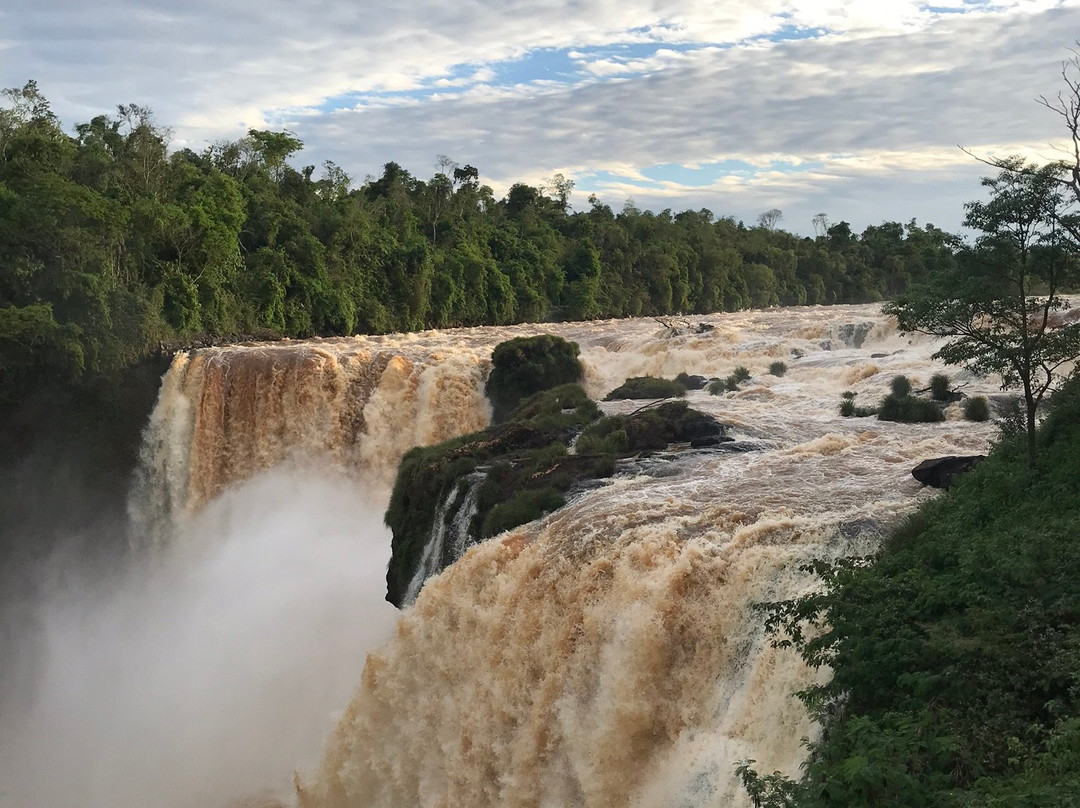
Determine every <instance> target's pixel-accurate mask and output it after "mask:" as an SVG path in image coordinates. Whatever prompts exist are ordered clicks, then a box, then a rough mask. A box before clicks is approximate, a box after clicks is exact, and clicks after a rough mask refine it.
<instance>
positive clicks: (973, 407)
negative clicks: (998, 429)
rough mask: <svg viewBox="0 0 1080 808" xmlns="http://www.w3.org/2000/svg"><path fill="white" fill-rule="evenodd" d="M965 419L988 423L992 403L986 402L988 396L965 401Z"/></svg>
mask: <svg viewBox="0 0 1080 808" xmlns="http://www.w3.org/2000/svg"><path fill="white" fill-rule="evenodd" d="M964 418H966V419H967V420H968V421H988V420H989V419H990V402H989V401H987V400H986V396H975V397H974V398H966V399H964Z"/></svg>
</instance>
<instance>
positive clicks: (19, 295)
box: [0, 82, 955, 395]
mask: <svg viewBox="0 0 1080 808" xmlns="http://www.w3.org/2000/svg"><path fill="white" fill-rule="evenodd" d="M170 137H171V134H170V132H169V130H168V129H167V128H164V127H162V126H160V125H159V124H158V123H157V122H156V121H155V119H154V116H153V114H152V112H151V111H150V110H149V109H147V108H145V107H141V106H139V105H133V104H126V105H121V106H120V107H118V108H117V110H116V112H115V114H113V115H98V116H96V117H94V118H93V119H92V120H90V121H88V122H85V123H78V124H77V125H76V126H75V127H74V128H73V130H72V134H68V133H66V132H65V131H64V129H63V128H62V126H61V124H60V122H59V121H58V120H57V118H56V117H55V115H53V113H52V112H51V110H50V107H49V103H48V101H47V100H46V99H45V98H44V97H43V96H42V95H41V93H40V91H39V90H38V87H37V85H36V84H35V83H34V82H27V83H26V85H24V86H23V87H21V88H17V89H9V90H6V91H4V92H3V96H2V98H0V394H3V393H6V394H8V395H15V392H14V391H16V390H17V389H18V387H19V386H20V385H22V384H29V383H32V382H33V380H35V379H37V380H41V379H44V378H61V379H71V378H73V377H74V376H76V375H78V374H87V375H92V374H96V373H111V372H112V371H113V370H114V369H116V368H119V367H123V366H125V365H127V364H130V363H131V362H134V361H136V360H137V359H138V358H139V357H142V356H145V355H146V354H147V353H148V352H149V351H150V350H152V349H153V348H154V347H155V346H157V345H159V344H161V343H165V344H176V343H181V342H187V341H191V340H214V339H221V338H225V337H228V336H229V335H234V336H235V335H252V336H260V337H268V338H269V337H276V336H288V337H306V336H310V335H314V334H324V335H335V334H352V333H356V332H387V331H396V330H411V329H420V328H428V327H440V328H443V327H452V326H469V325H488V324H502V323H512V322H521V321H533V322H535V321H541V320H547V319H567V318H573V319H578V318H590V317H625V316H632V315H665V314H672V313H676V312H686V313H689V312H697V313H705V312H712V311H717V310H733V309H740V308H746V307H749V306H770V305H777V304H784V305H788V304H799V303H838V302H855V301H868V300H874V299H880V298H882V297H883V296H885V295H887V294H892V293H894V292H896V291H903V290H904V289H905V288H906V285H907V284H908V283H910V282H912V281H914V280H917V279H918V278H920V277H921V276H922V275H923V274H925V272H926V271H927V270H928V268H931V267H935V266H938V265H948V264H949V263H950V262H951V261H952V260H953V254H954V252H955V247H954V245H953V244H952V243H951V242H950V241H949V240H948V239H947V238H944V237H942V236H943V234H941V233H940V231H937V230H935V229H934V228H933V227H929V226H928V227H926V228H922V227H919V226H917V225H915V223H914V222H912V223H911V224H909V225H900V224H891V225H890V224H887V225H882V226H881V227H880V228H877V229H868V230H867V231H866V232H864V233H863V234H862V235H861V236H860V235H857V234H854V233H852V232H851V230H850V228H849V227H848V226H847V225H846V224H845V223H839V224H837V225H831V226H830V227H829V228H828V231H827V232H826V233H823V234H822V235H821V236H820V237H818V238H816V239H809V238H800V237H797V236H794V235H792V234H790V233H786V232H784V231H783V230H780V229H778V228H777V227H776V225H777V223H778V222H779V211H776V216H770V217H769V219H768V222H767V224H768V225H769V226H768V227H765V226H761V227H747V226H745V225H743V224H742V223H741V222H737V221H735V220H734V219H731V218H728V217H715V216H714V215H713V214H712V212H711V211H708V210H699V211H684V212H680V213H672V212H671V211H668V210H665V211H661V212H659V213H653V212H651V211H643V210H641V209H639V208H638V207H636V206H635V205H634V204H633V203H632V202H630V203H628V204H627V205H625V206H624V207H623V208H622V210H621V211H619V212H618V213H616V212H614V211H612V209H611V208H610V207H608V206H607V205H604V204H602V203H600V202H599V200H597V199H596V198H595V197H593V198H591V199H590V200H589V209H588V210H585V211H581V212H574V211H572V210H571V209H570V205H569V203H570V197H571V193H572V191H573V185H574V183H573V180H572V179H570V178H568V177H566V176H564V175H561V174H556V175H555V176H554V177H552V178H551V179H549V180H546V181H545V183H544V187H543V188H538V187H534V186H531V185H528V184H525V183H517V184H515V185H513V186H512V187H511V188H510V190H509V192H508V193H507V194H506V196H505V197H504V198H502V199H497V198H496V197H495V195H494V193H493V191H492V190H491V188H490V187H488V186H486V185H484V184H482V182H481V181H480V172H479V170H478V169H477V168H476V167H475V166H472V165H459V164H458V163H457V162H455V161H454V160H452V159H451V158H450V157H447V156H442V155H440V156H439V157H438V158H437V162H436V165H435V172H434V176H433V177H432V178H431V179H428V180H424V179H420V178H418V177H415V176H413V175H412V174H411V173H410V172H409V171H408V170H407V169H405V168H404V167H403V166H401V165H400V164H398V163H395V162H392V161H391V162H387V163H386V164H385V166H384V167H383V170H382V173H381V175H380V176H378V177H375V178H371V179H369V180H368V181H366V182H363V183H359V184H354V183H353V182H352V180H351V179H350V178H349V176H348V175H347V174H346V173H345V172H344V171H343V170H342V169H341V168H340V167H339V166H337V165H335V164H334V163H331V162H326V163H324V164H323V167H322V171H321V173H320V172H319V171H317V170H316V168H315V167H314V166H305V167H302V168H299V169H298V168H295V167H294V166H293V165H292V162H293V161H294V160H295V159H296V157H297V155H299V154H300V153H301V151H302V148H303V142H302V141H301V140H300V139H299V138H298V137H297V136H296V135H294V134H293V133H291V132H274V131H269V130H257V129H252V130H250V131H248V133H247V134H246V135H245V136H244V137H242V138H240V139H238V140H235V141H226V142H220V143H215V144H214V145H212V146H210V147H209V148H207V149H205V150H204V151H202V152H201V153H196V152H194V151H192V150H189V149H180V150H174V149H172V148H171V146H170Z"/></svg>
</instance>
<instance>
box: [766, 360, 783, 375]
mask: <svg viewBox="0 0 1080 808" xmlns="http://www.w3.org/2000/svg"><path fill="white" fill-rule="evenodd" d="M785 373H787V365H786V364H785V363H783V362H779V361H777V362H773V363H772V364H771V365H769V374H770V375H772V376H783V375H784V374H785Z"/></svg>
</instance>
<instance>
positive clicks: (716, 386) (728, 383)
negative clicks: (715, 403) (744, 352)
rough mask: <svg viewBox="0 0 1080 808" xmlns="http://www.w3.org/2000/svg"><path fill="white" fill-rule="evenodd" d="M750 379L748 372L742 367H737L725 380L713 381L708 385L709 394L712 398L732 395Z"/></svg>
mask: <svg viewBox="0 0 1080 808" xmlns="http://www.w3.org/2000/svg"><path fill="white" fill-rule="evenodd" d="M749 378H750V371H749V370H748V369H747V368H746V367H744V366H743V365H739V366H738V367H737V368H735V370H733V371H731V373H730V374H729V375H728V377H727V378H726V379H715V380H714V381H713V382H712V383H711V384H710V385H709V392H710V393H712V394H713V395H714V396H718V395H720V394H721V393H733V392H735V391H736V390H738V389H739V385H740V384H742V383H743V382H745V381H746V380H747V379H749Z"/></svg>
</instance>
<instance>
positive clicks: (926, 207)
mask: <svg viewBox="0 0 1080 808" xmlns="http://www.w3.org/2000/svg"><path fill="white" fill-rule="evenodd" d="M14 6H15V4H14V3H9V4H7V6H6V8H3V7H0V87H21V86H22V85H23V84H24V83H25V82H26V81H27V80H28V79H35V80H36V81H37V82H38V86H39V89H40V90H41V92H42V93H43V94H44V95H45V96H46V97H47V98H48V99H49V100H50V101H51V103H52V108H53V111H54V112H56V113H57V114H58V115H59V116H60V118H61V119H62V120H63V121H64V123H65V124H66V125H67V127H68V128H69V129H71V128H73V126H74V124H76V123H78V122H82V121H87V120H89V119H91V118H92V117H94V116H96V115H100V114H110V113H113V112H114V111H115V108H116V106H117V105H118V104H125V103H136V104H139V105H142V106H147V107H150V108H151V109H152V110H153V111H154V113H155V119H156V121H157V122H158V123H159V124H160V125H162V126H166V127H168V128H169V129H170V130H171V131H172V141H171V143H172V146H173V147H174V148H184V147H187V148H192V149H194V150H195V151H201V150H203V149H205V148H206V147H207V146H208V145H210V144H211V143H214V142H216V141H220V140H222V139H237V138H239V137H242V136H243V135H244V134H245V133H246V131H247V130H248V129H249V128H257V129H273V130H283V129H287V130H289V131H291V132H293V133H295V134H296V135H297V136H298V137H299V138H300V139H301V140H302V141H304V143H305V148H304V150H303V151H302V152H301V153H300V154H299V155H298V156H297V158H296V159H295V160H294V163H296V164H297V165H298V166H300V165H315V166H321V165H322V164H323V163H324V161H326V160H331V161H333V162H335V163H336V164H338V165H339V166H340V167H342V168H343V169H344V170H345V171H346V172H347V173H348V174H349V176H350V177H352V178H353V180H354V183H356V184H359V183H362V182H363V181H364V179H365V178H367V177H369V176H378V175H379V174H381V173H382V166H383V164H384V163H386V162H388V161H391V160H393V161H396V162H398V163H400V164H401V165H403V166H404V167H405V168H406V169H408V170H409V171H411V172H412V173H413V174H414V175H416V176H417V177H419V178H421V179H427V178H430V177H431V176H432V175H433V174H434V173H435V172H436V171H437V170H438V169H437V158H438V156H439V155H447V156H448V157H450V158H451V159H452V160H454V161H455V162H457V163H459V164H461V165H465V164H470V165H473V166H475V167H476V168H477V169H478V170H479V172H480V179H481V181H482V182H483V183H485V184H488V185H490V186H491V187H492V188H493V189H494V191H495V193H496V195H497V196H502V195H503V194H505V192H506V190H507V189H508V188H509V186H510V185H511V184H513V183H515V182H527V183H529V184H533V185H543V184H545V180H546V179H547V178H550V177H552V176H554V175H555V174H556V173H561V174H563V175H564V176H566V177H568V178H570V179H572V180H573V181H574V190H573V195H572V196H571V199H570V202H571V205H572V206H573V207H574V209H576V210H584V209H588V206H589V201H588V200H589V197H590V195H593V194H594V195H595V196H596V197H597V198H598V199H599V200H600V201H601V202H603V203H605V204H608V205H610V206H611V207H612V208H613V209H615V211H616V212H617V211H619V210H621V209H622V207H623V206H624V205H625V204H626V203H627V201H628V200H629V201H632V203H633V204H635V205H636V206H637V207H638V208H642V209H649V210H653V211H661V210H663V209H665V208H667V209H671V210H672V211H673V212H678V211H681V210H687V209H695V210H696V209H699V208H708V209H709V210H711V211H713V212H714V213H715V214H716V215H717V216H733V217H734V218H736V219H741V220H743V221H745V222H747V223H748V224H752V223H754V222H755V221H756V220H757V217H758V215H759V214H760V213H762V212H763V211H765V210H768V209H771V208H778V209H779V210H781V211H782V213H783V218H782V219H781V220H780V225H779V226H780V227H782V228H784V229H787V230H791V231H793V232H797V233H803V234H806V235H810V234H812V233H813V226H812V221H811V220H812V218H813V217H814V215H815V214H818V213H825V214H826V216H827V217H828V219H829V221H830V222H838V221H842V220H843V221H847V222H849V223H850V224H851V225H852V227H853V228H855V229H856V230H857V231H861V229H862V228H864V227H865V226H867V225H870V224H879V223H881V222H882V221H901V222H907V221H910V220H911V219H916V220H918V221H919V223H926V222H931V223H933V224H935V225H937V226H939V227H942V228H945V229H946V230H951V231H958V230H959V229H960V227H961V223H962V221H963V215H964V210H963V204H964V202H966V201H969V200H972V199H976V198H980V197H981V196H982V189H981V188H980V186H979V178H980V176H983V175H985V174H988V173H990V169H989V168H988V167H987V166H986V165H984V164H982V163H980V162H979V161H978V160H977V159H975V157H973V156H971V155H970V154H968V153H966V152H965V151H964V150H962V149H961V148H960V147H961V146H963V147H964V148H965V149H968V150H969V151H970V152H972V153H973V154H974V155H977V156H980V157H983V158H993V157H995V156H997V157H1001V156H1006V155H1010V154H1023V155H1025V156H1027V157H1029V158H1031V159H1035V160H1039V161H1047V160H1052V159H1057V158H1059V157H1061V156H1062V154H1061V151H1060V148H1061V147H1062V146H1063V145H1064V140H1065V136H1066V134H1067V133H1066V132H1065V129H1064V126H1063V124H1062V122H1061V120H1060V118H1058V117H1056V116H1055V115H1054V114H1053V113H1052V112H1050V111H1048V110H1047V109H1045V108H1044V107H1042V106H1040V105H1039V103H1038V102H1037V99H1038V98H1039V97H1040V96H1047V97H1050V98H1053V97H1054V96H1055V95H1056V94H1057V93H1058V92H1059V91H1060V90H1061V89H1063V87H1064V83H1063V81H1062V78H1061V63H1062V61H1063V60H1065V59H1068V58H1070V57H1071V56H1072V53H1071V51H1070V50H1069V49H1070V48H1075V47H1077V45H1076V41H1075V40H1076V39H1077V38H1078V37H1080V0H1001V2H994V1H993V0H937V2H936V3H934V4H927V3H922V2H916V1H915V0H848V2H840V1H839V0H667V1H666V2H664V1H662V0H562V2H555V0H396V2H394V3H384V2H375V0H352V2H346V1H345V0H338V2H328V1H327V0H258V2H256V0H185V2H183V3H180V2H177V0H171V2H166V1H165V0H96V2H94V3H89V2H86V0H35V2H33V3H27V4H20V6H21V7H20V8H19V9H18V10H17V11H16V10H15V9H14Z"/></svg>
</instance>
